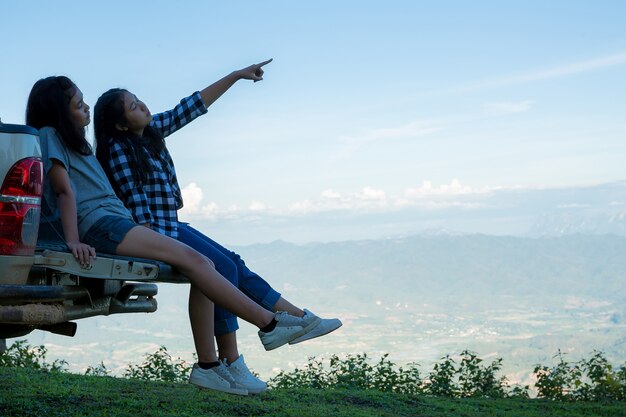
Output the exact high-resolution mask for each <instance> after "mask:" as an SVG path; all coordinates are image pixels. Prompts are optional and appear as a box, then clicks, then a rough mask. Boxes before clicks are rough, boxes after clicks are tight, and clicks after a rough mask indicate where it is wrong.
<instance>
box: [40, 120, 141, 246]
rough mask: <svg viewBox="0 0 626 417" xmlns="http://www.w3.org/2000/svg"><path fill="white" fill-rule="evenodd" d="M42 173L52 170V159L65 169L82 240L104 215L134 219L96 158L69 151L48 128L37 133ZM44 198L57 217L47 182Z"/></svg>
mask: <svg viewBox="0 0 626 417" xmlns="http://www.w3.org/2000/svg"><path fill="white" fill-rule="evenodd" d="M39 138H40V143H41V154H42V157H43V165H44V171H45V173H46V174H47V173H48V172H49V171H50V168H52V159H54V160H57V161H59V162H60V163H61V164H62V165H63V166H64V167H65V169H66V170H67V173H68V175H69V177H70V183H71V186H72V191H73V192H74V197H75V198H76V212H77V217H78V234H79V236H80V239H81V240H82V239H83V238H84V236H85V234H86V233H87V232H88V231H89V229H90V228H91V226H93V225H94V223H95V222H97V221H98V220H100V219H101V218H102V217H104V216H120V217H125V218H128V219H130V220H132V219H133V216H132V215H131V213H130V211H128V209H126V207H124V204H123V203H122V202H121V201H120V200H119V199H118V198H117V196H116V195H115V191H113V188H112V187H111V184H110V183H109V179H108V178H107V176H106V174H105V173H104V170H103V169H102V167H101V166H100V163H98V160H97V159H96V157H95V155H81V154H79V153H77V152H75V151H73V150H71V149H69V148H68V147H67V146H65V144H64V143H63V141H62V140H61V139H60V138H59V135H58V133H57V131H56V130H55V129H54V128H51V127H44V128H41V129H40V130H39ZM44 198H45V200H46V201H47V203H48V206H49V208H50V210H51V211H52V216H53V219H58V218H59V208H58V205H57V199H56V194H55V192H54V190H53V189H52V185H51V184H50V182H49V181H47V180H46V181H45V182H44Z"/></svg>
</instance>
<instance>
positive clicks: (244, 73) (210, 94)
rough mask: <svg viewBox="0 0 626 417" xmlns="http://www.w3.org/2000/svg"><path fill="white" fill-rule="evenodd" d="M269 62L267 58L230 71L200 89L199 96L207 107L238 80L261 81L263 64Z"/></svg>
mask: <svg viewBox="0 0 626 417" xmlns="http://www.w3.org/2000/svg"><path fill="white" fill-rule="evenodd" d="M270 62H272V60H271V59H268V60H267V61H263V62H260V63H258V64H252V65H250V66H249V67H246V68H243V69H240V70H238V71H233V72H231V73H230V74H228V75H227V76H225V77H224V78H222V79H220V80H218V81H216V82H214V83H213V84H211V85H210V86H208V87H206V88H205V89H203V90H201V91H200V96H201V97H202V101H203V102H204V104H205V105H206V106H207V107H209V106H210V105H211V104H213V103H214V102H215V101H216V100H217V99H218V98H220V97H221V96H222V94H224V93H225V92H226V91H228V89H229V88H230V87H232V86H233V85H234V84H235V83H236V82H237V81H239V80H253V81H254V82H257V81H261V80H262V79H263V66H265V65H267V64H269V63H270Z"/></svg>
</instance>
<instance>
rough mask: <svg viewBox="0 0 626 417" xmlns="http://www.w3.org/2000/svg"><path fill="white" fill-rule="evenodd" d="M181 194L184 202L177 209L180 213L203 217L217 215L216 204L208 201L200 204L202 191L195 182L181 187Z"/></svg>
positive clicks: (202, 196) (202, 197)
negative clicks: (180, 207)
mask: <svg viewBox="0 0 626 417" xmlns="http://www.w3.org/2000/svg"><path fill="white" fill-rule="evenodd" d="M181 194H182V196H183V202H184V205H183V208H182V209H180V210H179V213H180V214H181V215H183V216H184V215H201V216H203V217H214V216H216V215H217V212H218V211H219V208H218V206H217V204H215V203H213V202H209V203H208V204H205V205H204V206H202V205H201V203H202V200H203V199H204V193H203V192H202V188H200V187H199V186H198V184H196V183H195V182H192V183H189V185H187V186H186V187H183V188H181Z"/></svg>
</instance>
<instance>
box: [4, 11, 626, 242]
mask: <svg viewBox="0 0 626 417" xmlns="http://www.w3.org/2000/svg"><path fill="white" fill-rule="evenodd" d="M625 20H626V3H625V2H623V1H619V0H613V1H606V0H604V1H603V0H600V1H593V2H592V1H571V0H570V1H558V0H555V1H549V2H546V1H535V0H528V1H508V2H502V1H484V0H476V1H472V2H467V1H438V2H431V1H393V0H392V1H385V2H382V1H352V0H347V1H339V2H337V1H326V0H322V1H316V2H294V1H271V0H270V1H265V2H248V1H242V2H209V1H186V2H180V3H179V4H174V3H172V2H165V1H150V2H147V1H136V2H122V1H116V0H114V1H107V2H76V1H62V0H61V1H57V2H54V3H53V2H47V1H28V0H24V1H20V2H6V3H3V6H2V25H1V27H0V36H1V38H2V65H0V80H2V81H1V91H2V94H1V95H0V118H1V119H2V121H3V122H5V123H23V121H24V118H23V115H24V109H25V103H26V99H27V96H28V93H29V91H30V88H31V87H32V85H33V84H34V82H35V81H36V80H37V79H39V78H42V77H46V76H49V75H61V74H62V75H67V76H69V77H70V78H72V79H73V80H74V81H75V82H76V84H77V85H78V86H79V88H80V89H81V90H82V91H83V93H84V96H85V101H86V102H87V103H88V104H90V105H91V106H92V107H93V104H95V102H96V100H97V98H98V96H99V95H100V94H102V93H103V92H104V91H106V90H107V89H109V88H112V87H123V88H127V89H129V90H130V91H131V92H133V93H135V94H136V95H137V96H138V97H139V98H140V99H142V100H143V101H144V102H146V104H147V105H148V107H149V108H150V110H151V111H152V112H153V113H157V112H160V111H165V110H168V109H170V108H172V107H173V106H174V105H175V104H177V102H178V100H180V99H181V98H182V97H184V96H186V95H189V94H190V93H192V92H194V91H196V90H200V89H202V88H204V87H206V86H207V85H209V84H211V83H212V82H214V81H216V80H218V79H219V78H221V77H223V76H225V75H227V74H229V73H230V72H231V71H233V70H237V69H240V68H243V67H245V66H248V65H250V64H252V63H256V62H261V61H263V60H265V59H269V58H273V62H272V63H270V64H269V65H267V66H266V67H265V79H264V80H263V81H262V82H258V83H252V82H249V81H244V80H242V81H239V82H238V83H237V84H236V85H235V86H233V87H232V88H231V89H230V90H229V91H228V92H227V93H226V94H225V95H224V96H223V97H222V98H220V99H219V100H218V101H217V102H216V103H214V104H213V106H211V107H210V108H209V112H208V114H207V115H205V116H203V117H202V118H200V119H198V120H197V121H194V122H193V123H192V124H190V125H189V126H187V127H185V128H184V129H182V130H181V131H179V132H177V133H175V134H174V135H172V136H171V137H169V138H168V139H167V143H168V147H169V149H170V152H171V154H172V156H173V158H174V161H175V164H176V167H177V174H178V178H179V182H180V185H181V187H182V188H183V195H184V198H185V208H184V209H183V210H182V212H181V218H182V219H184V220H189V221H191V222H192V224H194V225H196V226H197V227H198V228H200V229H201V230H203V231H204V232H205V233H207V234H208V235H210V236H212V237H216V238H218V239H219V240H220V241H223V242H227V243H236V244H251V243H256V242H264V241H271V240H274V239H285V240H289V241H297V242H306V241H311V240H350V239H354V238H368V237H372V238H374V237H379V236H382V235H385V234H389V233H391V232H393V233H397V232H399V231H401V230H403V229H406V230H405V231H406V232H412V231H416V230H414V229H411V227H413V226H409V225H408V223H407V224H403V223H402V221H401V220H399V218H400V217H402V218H405V217H408V218H410V217H411V216H412V215H413V214H415V215H423V214H424V213H425V212H428V213H433V212H435V211H436V210H437V208H438V207H444V208H449V207H451V206H455V207H460V208H463V207H465V208H468V209H471V204H470V205H469V206H467V207H466V206H464V204H465V203H459V201H458V197H459V196H464V197H467V196H468V195H484V194H485V193H494V192H499V191H502V190H504V191H507V190H509V191H510V190H536V189H545V188H547V189H550V188H563V187H573V188H576V187H588V186H593V185H598V184H605V183H612V182H616V181H623V180H626V168H625V164H624V155H626V140H624V139H626V134H625V132H626V117H624V114H625V113H626V97H625V94H624V93H625V92H626V25H624V21H625ZM88 134H89V137H90V138H91V137H92V133H91V130H90V131H89V133H88ZM464 201H465V200H464ZM576 203H577V204H578V203H580V202H576ZM620 204H621V202H618V204H617V205H620ZM406 210H409V212H407V211H406ZM410 210H413V211H410ZM399 213H402V216H400V215H399ZM407 213H408V214H407ZM411 213H413V214H411ZM373 215H375V216H376V218H377V220H376V224H375V225H373V224H370V223H369V221H370V220H369V219H371V216H373ZM368 216H370V217H368ZM329 219H330V220H329ZM346 224H350V225H352V226H351V227H341V226H342V225H346ZM390 224H393V225H394V226H393V227H389V228H388V229H386V225H390ZM433 224H434V225H435V226H440V225H439V224H437V223H436V222H434V223H433ZM374 226H375V227H374ZM416 227H417V226H416ZM420 227H421V226H420Z"/></svg>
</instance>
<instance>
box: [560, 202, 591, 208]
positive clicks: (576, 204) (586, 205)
mask: <svg viewBox="0 0 626 417" xmlns="http://www.w3.org/2000/svg"><path fill="white" fill-rule="evenodd" d="M587 207H591V206H590V205H589V204H579V203H570V204H559V205H558V206H557V208H560V209H568V208H587Z"/></svg>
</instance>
